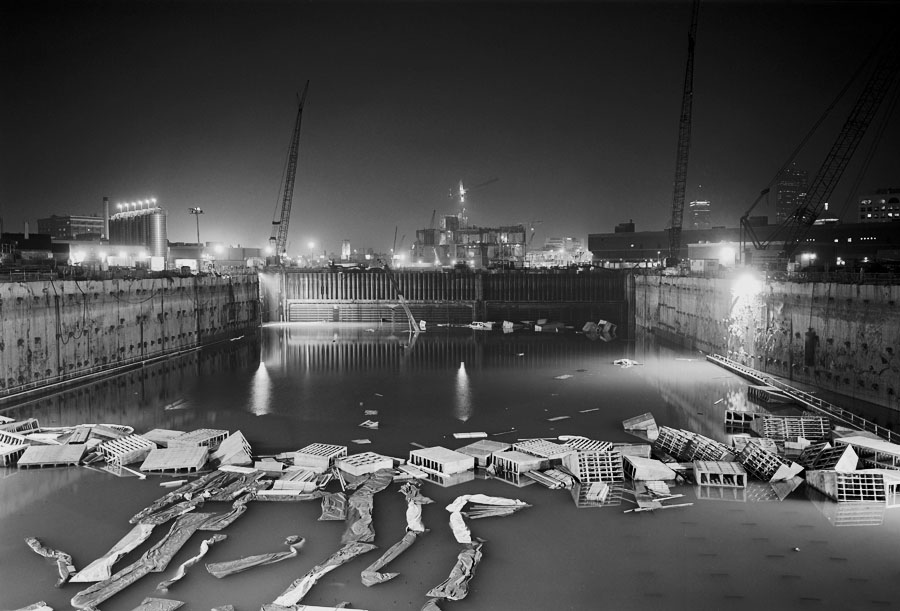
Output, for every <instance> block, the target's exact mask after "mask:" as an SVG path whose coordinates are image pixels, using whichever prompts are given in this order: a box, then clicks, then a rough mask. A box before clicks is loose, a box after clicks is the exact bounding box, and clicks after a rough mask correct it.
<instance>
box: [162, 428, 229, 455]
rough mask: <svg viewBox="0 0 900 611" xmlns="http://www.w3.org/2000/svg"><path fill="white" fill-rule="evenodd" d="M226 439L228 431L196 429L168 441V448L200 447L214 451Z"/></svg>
mask: <svg viewBox="0 0 900 611" xmlns="http://www.w3.org/2000/svg"><path fill="white" fill-rule="evenodd" d="M227 437H228V431H225V430H222V429H197V430H195V431H191V432H189V433H184V434H182V435H179V436H178V437H175V438H174V439H171V440H170V441H169V447H170V448H184V447H194V446H202V447H206V448H209V449H210V450H215V449H216V448H218V447H219V444H221V443H222V442H223V441H225V439H226V438H227Z"/></svg>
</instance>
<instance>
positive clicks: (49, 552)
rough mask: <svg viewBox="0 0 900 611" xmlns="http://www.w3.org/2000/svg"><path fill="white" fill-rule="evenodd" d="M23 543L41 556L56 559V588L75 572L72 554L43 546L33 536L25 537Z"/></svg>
mask: <svg viewBox="0 0 900 611" xmlns="http://www.w3.org/2000/svg"><path fill="white" fill-rule="evenodd" d="M25 543H27V544H28V547H30V548H31V549H32V550H34V551H35V552H36V553H38V554H40V555H41V556H43V557H45V558H52V559H54V560H56V569H57V570H58V571H59V580H57V582H56V587H57V588H58V587H60V586H61V585H63V584H64V583H66V582H67V581H69V578H70V577H71V576H72V575H73V574H74V573H75V566H74V565H73V564H72V556H70V555H69V554H67V553H65V552H61V551H59V550H56V549H50V548H49V547H44V546H43V545H42V544H41V542H40V541H38V540H37V539H36V538H34V537H28V538H26V539H25Z"/></svg>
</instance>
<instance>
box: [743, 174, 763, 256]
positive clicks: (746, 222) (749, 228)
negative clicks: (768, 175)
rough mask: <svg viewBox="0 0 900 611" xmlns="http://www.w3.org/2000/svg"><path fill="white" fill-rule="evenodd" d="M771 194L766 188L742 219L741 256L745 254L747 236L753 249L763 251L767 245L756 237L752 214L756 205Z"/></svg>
mask: <svg viewBox="0 0 900 611" xmlns="http://www.w3.org/2000/svg"><path fill="white" fill-rule="evenodd" d="M768 194H769V188H768V187H766V188H765V189H763V190H762V191H760V193H759V197H757V198H756V201H754V202H753V205H752V206H750V207H749V208H747V212H745V213H744V216H742V217H741V256H743V252H744V238H743V236H744V235H745V234H747V235H749V236H750V240H751V241H752V242H753V247H754V248H755V249H757V250H762V249H764V248H765V245H764V244H763V243H762V242H761V241H760V239H759V238H758V237H757V236H756V230H755V229H753V225H752V224H750V213H751V212H753V209H754V208H756V205H757V204H758V203H759V202H760V200H762V198H764V197H765V196H766V195H768Z"/></svg>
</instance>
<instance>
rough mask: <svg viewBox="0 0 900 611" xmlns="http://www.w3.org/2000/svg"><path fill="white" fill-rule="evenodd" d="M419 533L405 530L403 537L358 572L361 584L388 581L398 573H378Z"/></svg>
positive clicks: (412, 541) (407, 547)
mask: <svg viewBox="0 0 900 611" xmlns="http://www.w3.org/2000/svg"><path fill="white" fill-rule="evenodd" d="M419 534H420V533H418V532H415V531H411V530H410V531H407V532H406V534H405V535H403V538H402V539H400V540H399V541H397V542H396V543H394V544H393V545H392V546H391V547H389V548H388V549H387V551H385V552H384V554H382V555H381V557H380V558H379V559H378V560H376V561H375V562H373V563H372V564H370V565H369V566H367V567H366V568H365V569H363V571H362V572H361V573H360V579H361V580H362V584H363V585H364V586H366V587H367V588H368V587H371V586H374V585H376V584H379V583H384V582H386V581H390V580H391V579H393V578H394V577H396V576H397V575H399V574H400V573H380V572H379V571H380V570H381V569H382V568H384V567H385V566H387V564H388V563H389V562H390V561H391V560H393V559H394V558H396V557H397V556H399V555H400V554H402V553H403V552H405V551H406V550H407V549H409V547H410V546H411V545H412V544H413V543H415V542H416V538H417V537H418V536H419Z"/></svg>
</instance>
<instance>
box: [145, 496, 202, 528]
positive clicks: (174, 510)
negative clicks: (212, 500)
mask: <svg viewBox="0 0 900 611" xmlns="http://www.w3.org/2000/svg"><path fill="white" fill-rule="evenodd" d="M205 502H206V499H205V498H203V497H202V496H195V497H194V498H192V499H189V500H187V501H182V502H180V503H175V504H174V505H172V506H170V507H169V508H168V509H164V510H162V511H159V512H157V513H152V514H150V515H148V516H146V517H144V518H143V519H142V520H141V522H142V523H145V524H153V525H154V526H159V525H160V524H165V523H166V522H168V521H169V520H171V519H172V518H177V517H178V516H183V515H184V514H186V513H188V512H190V511H194V510H195V509H197V508H198V507H202V506H203V504H204V503H205Z"/></svg>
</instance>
